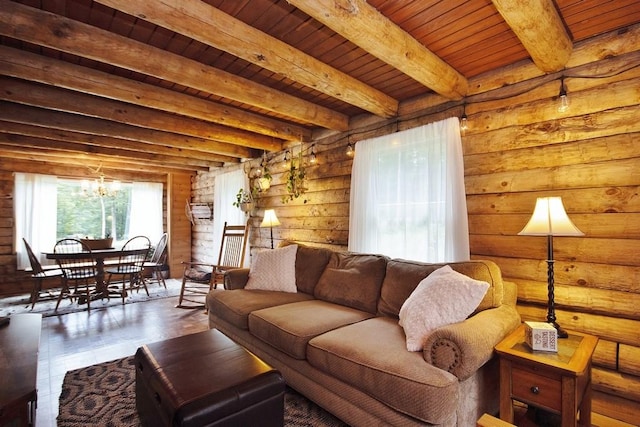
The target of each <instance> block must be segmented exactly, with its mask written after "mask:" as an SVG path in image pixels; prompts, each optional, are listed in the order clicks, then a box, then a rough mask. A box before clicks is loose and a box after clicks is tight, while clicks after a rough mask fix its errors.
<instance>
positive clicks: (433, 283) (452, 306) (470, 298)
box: [399, 265, 489, 351]
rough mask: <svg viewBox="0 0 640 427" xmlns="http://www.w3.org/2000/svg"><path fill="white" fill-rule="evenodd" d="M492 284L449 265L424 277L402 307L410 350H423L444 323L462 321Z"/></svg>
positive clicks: (402, 321) (476, 305)
mask: <svg viewBox="0 0 640 427" xmlns="http://www.w3.org/2000/svg"><path fill="white" fill-rule="evenodd" d="M488 288H489V284H488V283H487V282H483V281H480V280H475V279H472V278H470V277H468V276H465V275H464V274H460V273H458V272H457V271H454V270H453V269H452V268H451V267H450V266H448V265H445V266H444V267H441V268H439V269H437V270H436V271H434V272H433V273H431V274H430V275H428V276H427V277H426V278H424V279H423V280H422V281H421V282H420V284H419V285H418V286H417V287H416V289H415V290H414V291H413V292H412V293H411V295H409V298H407V300H406V301H405V302H404V304H402V307H401V308H400V322H399V324H400V326H402V328H403V329H404V332H405V335H406V336H407V350H409V351H422V350H423V346H424V343H425V342H426V340H427V338H428V337H429V334H431V332H433V331H434V330H435V329H436V328H439V327H440V326H445V325H450V324H452V323H458V322H462V321H463V320H464V319H466V318H467V316H469V315H470V314H471V313H473V310H475V309H476V307H478V304H479V303H480V301H481V300H482V298H483V297H484V294H485V293H486V292H487V289H488Z"/></svg>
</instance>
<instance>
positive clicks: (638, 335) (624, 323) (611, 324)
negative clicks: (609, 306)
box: [517, 303, 640, 347]
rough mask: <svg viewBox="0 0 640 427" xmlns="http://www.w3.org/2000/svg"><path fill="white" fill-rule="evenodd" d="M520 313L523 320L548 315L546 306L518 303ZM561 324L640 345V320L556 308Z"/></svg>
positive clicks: (533, 319)
mask: <svg viewBox="0 0 640 427" xmlns="http://www.w3.org/2000/svg"><path fill="white" fill-rule="evenodd" d="M517 309H518V313H520V316H521V317H522V320H523V321H538V322H539V321H543V320H544V319H546V317H547V309H546V307H538V306H532V305H529V304H523V303H518V306H517ZM556 318H557V321H558V323H559V324H560V325H562V326H563V327H564V328H565V329H567V330H569V331H578V332H584V333H586V334H591V335H595V336H597V337H600V338H602V339H605V340H608V341H614V342H618V343H621V344H628V345H630V346H634V347H640V321H638V320H630V319H620V318H615V317H609V316H603V315H598V314H590V313H582V312H579V311H568V310H563V309H559V310H556Z"/></svg>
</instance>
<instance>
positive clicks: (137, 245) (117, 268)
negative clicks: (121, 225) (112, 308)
mask: <svg viewBox="0 0 640 427" xmlns="http://www.w3.org/2000/svg"><path fill="white" fill-rule="evenodd" d="M150 248H151V241H150V240H149V238H148V237H146V236H135V237H132V238H131V239H129V240H128V241H127V242H126V243H125V244H124V245H122V249H121V251H122V254H121V255H120V257H119V258H118V263H117V264H115V265H113V266H111V267H109V268H106V269H105V274H106V275H107V289H109V286H110V285H111V278H112V277H113V276H121V278H122V291H121V295H122V303H123V304H124V303H125V298H126V297H127V291H133V290H135V291H139V290H140V288H143V289H144V290H145V292H146V293H147V296H148V295H149V290H148V289H147V284H146V283H145V282H144V280H143V277H142V274H143V271H144V262H145V261H146V260H147V255H148V254H149V249H150Z"/></svg>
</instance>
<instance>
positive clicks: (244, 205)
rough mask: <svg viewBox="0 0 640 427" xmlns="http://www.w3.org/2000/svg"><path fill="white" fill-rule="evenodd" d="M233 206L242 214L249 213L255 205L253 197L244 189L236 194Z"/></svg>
mask: <svg viewBox="0 0 640 427" xmlns="http://www.w3.org/2000/svg"><path fill="white" fill-rule="evenodd" d="M233 206H235V207H237V208H240V210H241V211H242V212H245V213H246V212H251V211H252V210H253V209H254V208H255V206H256V204H255V202H254V200H253V195H252V194H251V193H250V192H248V191H246V190H245V189H244V188H241V189H240V190H238V193H237V194H236V201H235V202H233Z"/></svg>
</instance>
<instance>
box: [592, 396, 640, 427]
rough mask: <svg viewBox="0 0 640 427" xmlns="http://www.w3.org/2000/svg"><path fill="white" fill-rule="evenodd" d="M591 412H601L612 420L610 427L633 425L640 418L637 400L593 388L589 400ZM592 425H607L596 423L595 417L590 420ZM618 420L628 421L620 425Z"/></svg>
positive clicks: (629, 426)
mask: <svg viewBox="0 0 640 427" xmlns="http://www.w3.org/2000/svg"><path fill="white" fill-rule="evenodd" d="M591 412H592V414H594V413H595V414H602V415H604V416H606V417H609V418H611V419H612V420H614V423H616V424H612V425H611V427H634V426H637V425H638V420H640V405H638V402H636V401H633V400H629V399H625V398H624V397H623V396H614V395H612V394H609V393H604V392H600V391H598V390H595V391H594V392H593V397H592V400H591ZM591 421H592V425H594V426H596V425H597V426H603V427H604V426H609V425H608V424H596V423H595V418H594V419H592V420H591ZM619 422H626V423H629V424H628V425H620V424H618V423H619Z"/></svg>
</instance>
